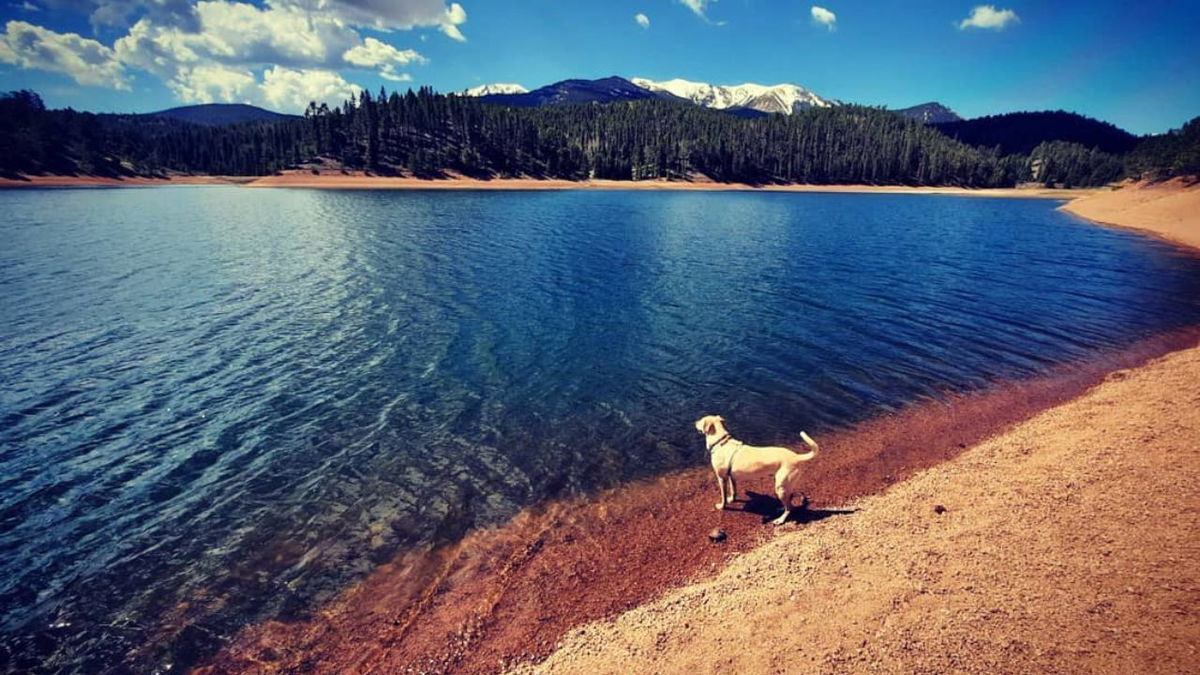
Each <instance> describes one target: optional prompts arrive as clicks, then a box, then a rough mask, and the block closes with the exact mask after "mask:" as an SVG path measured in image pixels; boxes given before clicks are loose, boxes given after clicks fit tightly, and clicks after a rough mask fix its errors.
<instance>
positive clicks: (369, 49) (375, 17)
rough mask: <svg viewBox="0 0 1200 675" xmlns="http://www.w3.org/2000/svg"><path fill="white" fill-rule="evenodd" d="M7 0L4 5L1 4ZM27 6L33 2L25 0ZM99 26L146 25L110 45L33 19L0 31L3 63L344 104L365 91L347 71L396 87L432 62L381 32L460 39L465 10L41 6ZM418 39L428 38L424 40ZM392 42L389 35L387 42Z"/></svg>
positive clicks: (110, 0) (381, 0) (174, 1)
mask: <svg viewBox="0 0 1200 675" xmlns="http://www.w3.org/2000/svg"><path fill="white" fill-rule="evenodd" d="M0 1H2V0H0ZM26 1H27V0H26ZM42 1H43V2H46V3H49V4H50V5H51V6H52V7H54V8H56V9H59V10H68V9H70V10H74V11H76V12H82V13H87V14H88V15H89V16H90V18H91V20H92V22H93V25H107V24H110V23H123V24H124V25H128V24H129V23H130V18H131V17H132V18H134V19H136V21H133V22H132V25H130V26H129V28H128V32H127V33H126V34H125V35H124V36H122V37H120V38H118V39H117V40H116V41H115V42H114V43H113V46H112V47H111V48H110V47H108V46H106V45H104V44H102V43H100V42H98V41H96V40H91V39H87V38H82V37H80V36H79V35H75V34H67V35H62V34H59V33H55V32H54V31H50V30H47V29H44V28H41V27H38V26H34V25H31V24H28V23H24V22H10V23H9V29H8V33H5V34H0V61H3V62H7V63H15V64H18V65H20V66H22V67H25V68H38V69H42V70H51V71H56V72H64V73H67V74H69V75H71V76H72V77H74V78H75V79H76V81H77V82H80V83H81V84H92V85H96V86H109V87H113V88H120V89H128V88H129V82H128V77H127V73H126V69H138V70H143V71H147V72H149V73H152V74H154V75H156V76H158V77H159V78H161V79H162V80H163V81H164V83H165V84H166V85H167V86H168V88H170V89H171V91H173V92H174V93H175V95H176V96H177V97H178V98H179V99H180V100H181V101H187V102H206V101H252V102H255V103H259V104H267V105H271V106H275V107H277V106H281V105H287V106H293V104H294V103H295V102H297V101H301V100H302V102H301V103H300V105H299V107H300V108H302V107H303V106H304V105H307V103H308V101H309V100H311V99H312V98H316V100H322V101H323V100H326V99H327V98H328V100H329V101H331V102H336V101H338V100H340V99H341V98H342V97H344V96H346V95H348V94H349V93H353V92H356V91H359V90H360V88H359V87H358V85H356V84H352V83H350V82H347V81H346V80H345V79H344V78H343V75H341V74H339V73H338V72H337V71H339V70H341V69H345V68H358V69H370V70H373V71H375V72H376V73H377V74H378V75H379V76H380V77H381V78H384V79H387V80H390V81H393V82H409V81H412V79H413V78H412V75H410V74H409V73H407V72H404V70H405V69H407V68H409V67H412V66H414V65H421V64H425V63H427V62H428V60H427V59H426V58H425V57H424V56H422V55H421V54H420V53H418V52H417V51H416V50H413V49H402V48H400V47H397V46H395V45H393V44H390V41H391V40H390V38H388V36H386V35H381V36H379V37H365V36H363V35H361V34H360V32H359V31H360V29H361V28H369V29H372V30H377V31H381V32H383V33H392V32H393V31H402V30H403V31H407V30H412V29H415V28H430V29H434V30H437V31H440V32H442V33H444V34H445V35H447V36H449V37H450V38H452V39H454V40H458V41H464V40H466V37H465V36H464V35H463V34H462V31H461V30H460V28H459V27H460V26H462V25H463V24H464V23H466V21H467V11H466V10H465V9H464V8H463V6H462V5H460V4H459V3H457V2H446V0H261V1H260V2H255V3H252V2H250V1H248V0H199V1H197V0H42ZM420 37H422V38H423V37H425V35H424V34H422V35H421V36H420ZM381 38H382V39H381Z"/></svg>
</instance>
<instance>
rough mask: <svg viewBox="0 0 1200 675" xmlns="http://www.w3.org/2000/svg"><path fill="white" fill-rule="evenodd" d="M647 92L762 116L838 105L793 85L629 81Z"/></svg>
mask: <svg viewBox="0 0 1200 675" xmlns="http://www.w3.org/2000/svg"><path fill="white" fill-rule="evenodd" d="M630 82H632V83H633V84H635V85H637V86H639V87H641V88H643V89H646V90H647V91H653V92H660V93H667V94H671V95H672V96H675V97H677V98H681V99H684V100H687V101H691V102H692V103H695V104H697V105H702V106H704V107H705V108H715V109H717V110H730V109H733V110H736V109H738V108H748V109H750V110H757V111H759V112H764V113H783V114H784V115H791V114H792V113H795V112H799V111H801V110H806V109H808V108H828V107H830V106H834V105H840V104H841V102H840V101H837V100H834V99H826V98H823V97H821V96H818V95H817V94H814V93H813V92H811V91H809V90H807V89H805V88H804V87H801V86H800V85H796V84H776V85H770V86H767V85H761V84H753V83H750V82H747V83H746V84H739V85H732V86H721V85H713V84H708V83H706V82H690V81H688V80H680V79H675V80H666V81H663V82H655V81H653V80H647V79H643V78H640V77H635V78H633V79H632V80H630Z"/></svg>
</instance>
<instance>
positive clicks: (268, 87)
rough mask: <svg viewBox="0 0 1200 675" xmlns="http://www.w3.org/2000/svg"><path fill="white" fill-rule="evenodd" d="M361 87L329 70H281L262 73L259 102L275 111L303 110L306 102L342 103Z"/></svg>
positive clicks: (360, 89)
mask: <svg viewBox="0 0 1200 675" xmlns="http://www.w3.org/2000/svg"><path fill="white" fill-rule="evenodd" d="M360 91H362V87H360V86H358V85H357V84H351V83H349V82H347V81H346V80H344V79H342V76H341V75H338V74H337V73H335V72H333V71H332V70H290V69H288V68H283V67H280V66H274V67H272V68H268V69H267V70H266V71H264V72H263V83H262V100H263V102H264V103H265V104H266V105H267V107H269V108H274V109H276V110H292V111H295V110H303V109H304V108H305V107H306V106H308V103H309V101H317V102H321V101H343V100H345V99H348V98H353V97H355V96H358V93H359V92H360Z"/></svg>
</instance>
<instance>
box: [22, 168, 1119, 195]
mask: <svg viewBox="0 0 1200 675" xmlns="http://www.w3.org/2000/svg"><path fill="white" fill-rule="evenodd" d="M171 185H239V186H242V187H252V188H292V189H315V190H501V191H543V190H637V191H641V190H654V191H668V190H670V191H709V192H815V193H850V194H934V195H958V196H971V197H1015V198H1034V199H1062V200H1068V199H1075V198H1077V197H1083V196H1088V195H1092V194H1095V193H1096V192H1099V191H1102V190H1103V189H1104V188H1043V187H1033V188H1017V187H1014V188H966V187H956V186H910V185H862V184H848V185H818V184H811V183H789V184H771V185H750V184H747V183H720V182H716V181H712V180H705V179H698V180H693V181H672V180H661V179H656V180H643V181H627V180H609V179H593V180H585V181H572V180H566V179H560V178H546V179H539V178H490V179H482V178H470V177H466V176H459V175H451V176H449V177H447V178H413V177H398V176H371V175H366V174H365V173H363V172H352V173H340V172H339V173H321V174H316V175H314V174H311V173H306V172H296V171H291V172H286V173H284V174H281V175H273V176H189V175H172V176H170V177H166V178H149V177H142V176H136V177H127V178H109V177H103V176H58V175H48V176H27V177H25V179H23V180H22V179H12V178H0V188H15V189H21V188H122V187H164V186H171Z"/></svg>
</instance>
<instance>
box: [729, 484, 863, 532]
mask: <svg viewBox="0 0 1200 675" xmlns="http://www.w3.org/2000/svg"><path fill="white" fill-rule="evenodd" d="M746 496H747V499H740V500H738V503H740V504H741V505H742V508H741V510H742V511H745V512H746V513H753V514H755V515H757V516H761V517H762V521H763V522H764V523H767V522H770V521H772V520H775V519H776V518H778V517H779V514H780V513H782V512H783V505H782V504H780V503H779V500H778V499H776V498H775V497H774V496H773V495H766V494H762V493H761V492H754V491H753V490H746ZM855 510H856V509H810V508H808V497H807V496H806V497H804V500H803V501H802V502H801V503H800V504H797V505H796V507H795V508H793V509H792V513H791V515H789V516H788V519H787V522H789V523H800V524H804V523H815V522H816V521H818V520H825V519H826V518H829V517H830V516H845V515H849V514H851V513H854V512H855Z"/></svg>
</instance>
